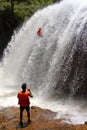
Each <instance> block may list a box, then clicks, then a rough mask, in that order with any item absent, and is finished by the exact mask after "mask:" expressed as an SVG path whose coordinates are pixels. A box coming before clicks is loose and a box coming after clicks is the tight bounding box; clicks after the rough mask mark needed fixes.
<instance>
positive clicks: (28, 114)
mask: <svg viewBox="0 0 87 130" xmlns="http://www.w3.org/2000/svg"><path fill="white" fill-rule="evenodd" d="M26 111H27V117H28V123H29V122H30V107H29V106H27V107H26Z"/></svg>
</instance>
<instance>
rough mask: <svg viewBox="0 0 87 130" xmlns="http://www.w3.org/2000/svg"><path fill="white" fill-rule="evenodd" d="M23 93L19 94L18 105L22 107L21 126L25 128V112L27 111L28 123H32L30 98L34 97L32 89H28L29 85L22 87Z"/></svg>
mask: <svg viewBox="0 0 87 130" xmlns="http://www.w3.org/2000/svg"><path fill="white" fill-rule="evenodd" d="M21 88H22V91H19V92H18V94H17V97H18V99H19V100H18V104H19V105H20V122H19V124H20V125H21V126H23V121H22V118H23V111H24V110H26V111H27V116H28V123H30V121H31V120H30V101H29V97H33V95H32V93H31V91H30V89H27V84H26V83H23V84H22V86H21Z"/></svg>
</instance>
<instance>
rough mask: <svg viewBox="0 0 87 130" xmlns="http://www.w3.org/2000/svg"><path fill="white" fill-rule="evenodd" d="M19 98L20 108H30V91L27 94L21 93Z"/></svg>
mask: <svg viewBox="0 0 87 130" xmlns="http://www.w3.org/2000/svg"><path fill="white" fill-rule="evenodd" d="M18 98H19V102H18V104H19V105H20V106H29V104H30V101H29V92H28V91H26V92H22V91H19V92H18Z"/></svg>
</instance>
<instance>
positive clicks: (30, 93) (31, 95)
mask: <svg viewBox="0 0 87 130" xmlns="http://www.w3.org/2000/svg"><path fill="white" fill-rule="evenodd" d="M27 91H29V96H30V97H33V94H32V92H31V90H30V89H29V88H28V89H27Z"/></svg>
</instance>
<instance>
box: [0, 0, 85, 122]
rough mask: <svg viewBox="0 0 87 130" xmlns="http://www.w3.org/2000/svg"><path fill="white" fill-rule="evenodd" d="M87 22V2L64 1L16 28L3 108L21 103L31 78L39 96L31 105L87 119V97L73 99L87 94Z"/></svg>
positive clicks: (2, 72)
mask: <svg viewBox="0 0 87 130" xmlns="http://www.w3.org/2000/svg"><path fill="white" fill-rule="evenodd" d="M86 21H87V1H86V0H77V1H75V0H73V1H72V0H67V1H66V0H64V1H62V2H60V3H58V4H54V5H51V6H48V7H46V8H44V9H43V10H39V11H37V12H36V13H35V14H34V15H33V16H32V17H31V18H30V19H29V20H28V21H27V22H26V23H24V24H23V26H22V27H21V29H20V30H19V31H18V32H17V31H15V32H14V35H13V36H12V39H11V41H10V42H9V43H8V46H7V48H6V49H5V50H4V53H3V58H2V61H1V63H0V86H1V87H0V104H1V107H6V106H12V105H17V98H16V94H17V91H18V90H19V89H20V86H21V84H22V83H23V82H26V83H27V84H28V86H29V87H30V88H31V90H32V92H33V94H34V98H33V99H32V101H31V105H38V106H41V107H45V108H50V109H52V110H53V111H57V112H58V115H57V117H56V118H60V117H64V118H65V119H66V120H64V122H68V123H73V124H83V123H84V121H86V120H87V105H86V102H85V100H80V101H75V100H74V99H73V98H74V97H78V99H79V97H81V98H83V99H84V97H85V95H86V84H87V83H86V82H87V81H86V71H87V69H86V64H87V63H86V61H87V60H86V53H87V36H86V35H87V31H86V30H87V29H86V26H87V24H86ZM39 27H41V28H42V29H43V33H44V34H43V37H38V36H37V30H38V28H39ZM13 100H14V102H13Z"/></svg>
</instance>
